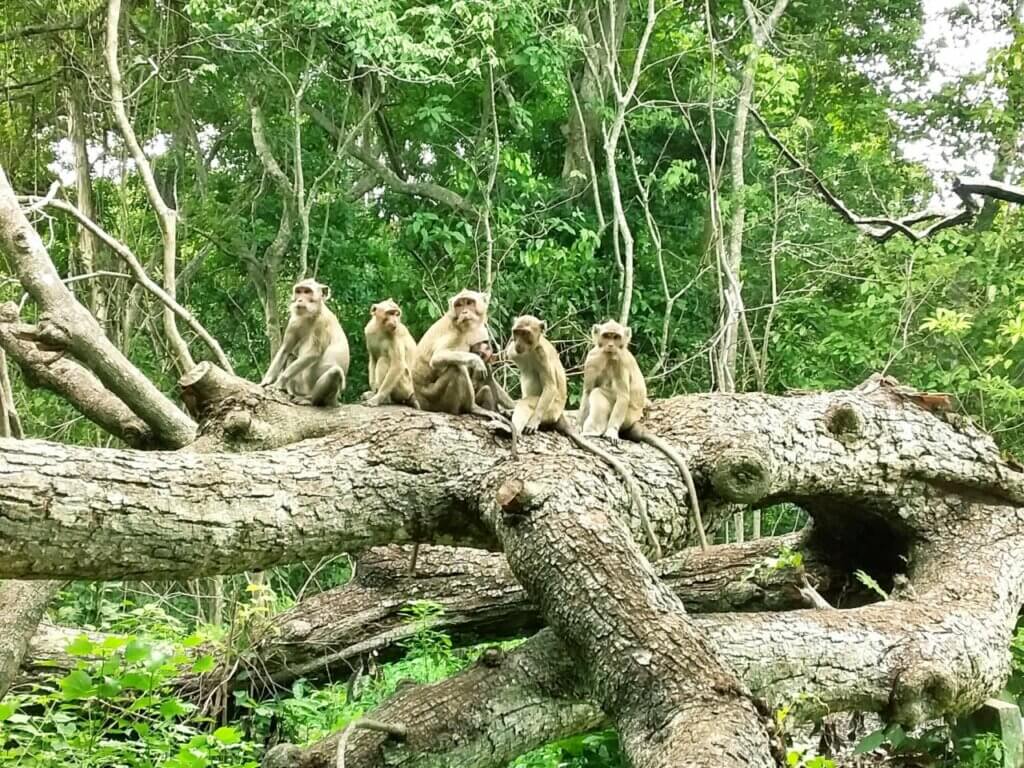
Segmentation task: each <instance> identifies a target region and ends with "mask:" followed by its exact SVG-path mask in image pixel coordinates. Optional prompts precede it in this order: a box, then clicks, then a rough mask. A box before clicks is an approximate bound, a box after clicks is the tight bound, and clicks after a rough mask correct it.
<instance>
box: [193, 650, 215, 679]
mask: <svg viewBox="0 0 1024 768" xmlns="http://www.w3.org/2000/svg"><path fill="white" fill-rule="evenodd" d="M216 665H217V662H216V661H215V660H214V658H213V656H211V655H210V654H208V653H207V654H205V655H203V656H200V657H199V658H198V659H196V661H195V663H194V664H193V665H192V671H193V672H195V673H196V674H197V675H202V674H205V673H206V672H209V671H210V670H212V669H213V668H214V667H215V666H216Z"/></svg>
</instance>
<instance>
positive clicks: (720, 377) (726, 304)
mask: <svg viewBox="0 0 1024 768" xmlns="http://www.w3.org/2000/svg"><path fill="white" fill-rule="evenodd" d="M788 4H789V0H775V5H774V7H773V8H772V11H771V14H770V15H769V17H768V18H767V19H766V20H765V21H764V23H763V24H761V23H760V22H759V21H758V19H757V11H756V10H755V9H754V7H753V5H752V4H751V3H750V0H744V7H745V8H746V10H747V20H748V23H749V25H750V28H751V35H752V38H753V41H752V44H751V47H750V51H749V53H748V54H747V59H746V62H745V63H744V65H743V73H742V75H741V77H740V91H739V94H738V96H737V97H736V117H735V119H734V121H733V132H732V139H731V141H730V143H729V171H730V181H731V184H732V216H731V218H730V222H729V237H728V243H727V247H726V248H724V249H721V250H720V251H719V254H720V260H719V269H720V271H721V276H722V277H721V284H720V290H719V305H720V308H719V320H718V334H717V337H716V343H715V347H714V365H715V383H716V386H717V388H718V389H719V390H720V391H722V392H735V391H736V360H737V356H738V348H739V342H740V336H741V334H743V335H744V339H745V342H746V345H747V351H748V353H749V354H750V355H751V361H750V362H751V365H753V366H754V367H755V370H757V371H758V372H759V374H758V378H759V386H760V387H761V388H763V386H764V382H763V376H762V375H761V374H760V366H759V363H758V360H757V352H756V350H755V349H754V346H753V340H752V339H751V337H750V329H749V328H748V327H747V326H746V315H745V312H746V310H745V307H744V303H743V282H742V277H741V274H740V273H741V269H742V264H743V228H744V225H745V222H746V201H745V199H744V198H745V195H746V179H745V176H744V160H745V156H746V151H747V122H748V119H749V117H750V109H751V106H752V104H753V99H754V84H755V81H756V78H757V61H758V58H759V57H760V55H761V51H762V50H763V49H764V46H765V44H766V43H767V41H768V38H769V37H770V36H771V34H772V32H773V31H774V29H775V25H776V24H777V23H778V20H779V18H780V17H781V16H782V14H783V13H784V12H785V10H786V6H787V5H788ZM739 530H742V529H739ZM738 540H739V541H742V538H740V539H738Z"/></svg>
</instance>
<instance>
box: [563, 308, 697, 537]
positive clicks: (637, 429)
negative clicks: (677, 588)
mask: <svg viewBox="0 0 1024 768" xmlns="http://www.w3.org/2000/svg"><path fill="white" fill-rule="evenodd" d="M591 334H592V337H593V341H594V346H593V348H592V349H591V350H590V352H589V353H588V354H587V360H586V362H585V363H584V364H583V396H582V398H581V400H580V422H581V423H582V424H583V434H584V435H594V436H600V435H603V436H604V437H605V438H607V439H609V440H611V441H612V442H618V440H619V437H620V435H621V436H623V437H626V438H627V439H629V440H633V441H635V442H639V443H647V445H650V446H652V447H654V448H656V449H658V450H659V451H661V452H662V453H663V454H664V455H665V456H666V457H667V458H668V459H669V461H671V462H672V463H673V464H675V465H676V468H677V469H678V470H679V473H680V474H681V475H682V477H683V481H684V482H685V483H686V490H687V492H688V493H689V496H690V508H691V509H692V510H693V517H694V522H695V525H696V527H697V535H698V537H699V539H700V545H701V549H705V550H706V549H707V548H708V540H707V536H706V534H705V533H704V522H703V520H702V519H701V514H700V505H699V502H698V501H697V489H696V488H695V487H694V485H693V476H692V475H691V474H690V468H689V467H687V466H686V462H685V461H684V460H683V457H682V456H680V455H679V452H678V451H676V450H675V449H674V448H672V446H670V445H669V444H668V443H666V442H665V441H664V440H662V439H661V438H660V437H658V436H657V435H653V434H651V433H650V432H648V431H647V430H646V429H644V428H643V426H642V425H641V424H640V420H641V419H642V418H643V415H644V408H645V406H646V405H647V383H646V382H645V381H644V375H643V373H642V372H641V371H640V366H639V365H638V364H637V362H636V358H635V357H633V353H632V352H630V351H629V348H628V345H629V340H630V337H631V335H632V334H631V332H630V330H629V328H627V327H625V326H623V325H620V324H619V323H616V322H615V321H614V320H609V321H608V322H606V323H602V324H601V325H595V326H593V327H592V328H591Z"/></svg>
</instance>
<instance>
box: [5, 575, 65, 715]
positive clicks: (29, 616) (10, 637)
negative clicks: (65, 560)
mask: <svg viewBox="0 0 1024 768" xmlns="http://www.w3.org/2000/svg"><path fill="white" fill-rule="evenodd" d="M60 585H61V582H59V581H0V627H3V632H0V699H2V698H3V697H4V694H6V693H7V689H8V688H9V687H10V685H11V683H12V682H13V681H14V679H15V677H16V676H17V674H18V670H19V669H20V668H21V665H22V662H23V661H24V658H25V651H26V650H27V649H28V647H29V641H30V640H31V639H32V636H33V635H34V634H35V633H36V627H37V626H38V625H39V621H40V620H41V619H42V618H43V613H44V612H45V611H46V606H48V605H49V604H50V600H51V599H52V598H53V596H54V595H55V594H56V593H57V590H58V589H60Z"/></svg>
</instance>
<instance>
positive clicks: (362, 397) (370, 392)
mask: <svg viewBox="0 0 1024 768" xmlns="http://www.w3.org/2000/svg"><path fill="white" fill-rule="evenodd" d="M375 394H376V393H375V392H374V391H373V390H372V389H368V390H366V391H365V392H363V394H361V395H360V396H359V399H360V400H362V401H363V402H365V401H367V400H369V399H370V398H371V397H373V396H374V395H375Z"/></svg>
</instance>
